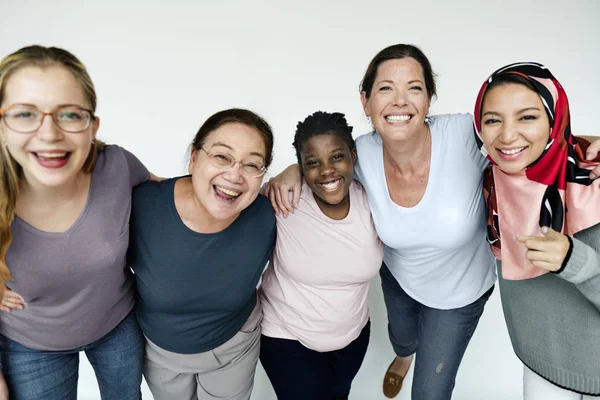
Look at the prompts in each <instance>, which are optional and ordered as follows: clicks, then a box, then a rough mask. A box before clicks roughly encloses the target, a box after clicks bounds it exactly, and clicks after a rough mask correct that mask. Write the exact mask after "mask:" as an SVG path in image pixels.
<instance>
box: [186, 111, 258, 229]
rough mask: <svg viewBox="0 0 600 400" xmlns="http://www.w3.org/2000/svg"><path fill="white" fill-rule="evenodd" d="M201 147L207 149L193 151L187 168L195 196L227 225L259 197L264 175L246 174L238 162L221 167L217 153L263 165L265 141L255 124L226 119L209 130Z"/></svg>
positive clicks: (211, 214)
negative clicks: (252, 125)
mask: <svg viewBox="0 0 600 400" xmlns="http://www.w3.org/2000/svg"><path fill="white" fill-rule="evenodd" d="M202 148H203V149H204V150H205V151H203V150H200V149H198V150H194V151H193V152H192V157H191V160H190V164H189V168H188V170H189V173H190V174H191V175H192V185H193V190H194V195H195V199H194V200H195V202H196V204H197V205H198V206H199V208H200V210H201V211H202V212H205V213H206V214H207V216H210V217H211V218H213V219H214V220H216V221H218V222H219V223H222V224H224V225H227V224H228V223H231V222H233V221H234V220H235V219H236V218H237V217H238V215H239V214H240V213H241V212H242V211H243V210H244V209H245V208H247V207H248V206H249V205H250V204H252V202H253V201H254V200H255V199H256V197H257V196H258V191H259V189H260V184H261V182H262V177H252V176H247V175H245V174H244V173H243V172H242V170H241V167H240V164H239V162H238V163H236V164H235V165H234V166H233V167H219V166H217V163H216V161H215V158H214V157H215V156H217V157H220V156H221V155H224V156H228V157H231V158H233V159H235V160H236V161H241V162H243V163H244V164H253V165H259V166H260V165H264V164H265V154H266V149H265V142H264V139H263V138H262V136H261V135H260V133H259V132H258V131H257V130H256V129H254V128H251V127H249V126H247V125H244V124H241V123H226V124H224V125H221V126H220V127H219V128H217V129H215V130H214V131H212V132H211V133H209V134H208V136H207V137H206V139H205V140H204V143H203V145H202ZM207 152H208V153H210V154H212V155H209V154H208V153H207Z"/></svg>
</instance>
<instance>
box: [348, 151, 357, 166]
mask: <svg viewBox="0 0 600 400" xmlns="http://www.w3.org/2000/svg"><path fill="white" fill-rule="evenodd" d="M350 154H351V155H352V165H354V166H356V163H357V162H358V155H357V154H356V149H352V151H350Z"/></svg>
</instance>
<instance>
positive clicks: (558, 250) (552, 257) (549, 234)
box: [515, 226, 571, 271]
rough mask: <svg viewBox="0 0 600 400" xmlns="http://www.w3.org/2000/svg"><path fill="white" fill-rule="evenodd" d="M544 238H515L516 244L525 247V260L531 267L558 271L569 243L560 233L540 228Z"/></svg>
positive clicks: (567, 250)
mask: <svg viewBox="0 0 600 400" xmlns="http://www.w3.org/2000/svg"><path fill="white" fill-rule="evenodd" d="M542 233H543V234H544V236H515V239H516V240H517V242H521V243H523V244H524V245H525V247H527V253H526V256H527V259H529V261H531V263H532V264H533V265H535V266H536V267H539V268H543V269H547V270H548V271H558V270H559V269H560V268H561V267H562V263H563V261H565V257H566V256H567V253H568V252H569V247H570V246H571V243H570V242H569V239H568V238H567V237H566V236H565V235H563V234H562V233H559V232H556V231H555V230H554V229H552V228H548V227H546V226H544V227H542Z"/></svg>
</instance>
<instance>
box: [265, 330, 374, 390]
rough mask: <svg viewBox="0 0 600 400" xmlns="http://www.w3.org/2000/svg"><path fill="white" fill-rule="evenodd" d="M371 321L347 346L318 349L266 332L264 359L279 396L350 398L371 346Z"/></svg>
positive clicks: (267, 371)
mask: <svg viewBox="0 0 600 400" xmlns="http://www.w3.org/2000/svg"><path fill="white" fill-rule="evenodd" d="M370 334H371V322H367V324H366V325H365V327H364V328H363V329H362V331H361V332H360V335H359V336H358V337H357V338H356V339H354V340H353V341H352V342H351V343H350V344H348V345H347V346H346V347H344V348H343V349H339V350H334V351H327V352H323V353H321V352H318V351H315V350H311V349H309V348H307V347H304V345H302V343H300V342H299V341H297V340H289V339H280V338H272V337H269V336H265V335H262V337H261V343H260V362H261V364H262V366H263V368H264V369H265V372H266V373H267V376H268V377H269V380H270V381H271V385H273V389H274V390H275V394H277V399H278V400H308V399H310V400H347V399H348V395H349V394H350V387H351V386H352V380H353V379H354V377H355V376H356V374H357V373H358V370H359V369H360V366H361V365H362V362H363V360H364V358H365V353H366V352H367V347H368V346H369V336H370Z"/></svg>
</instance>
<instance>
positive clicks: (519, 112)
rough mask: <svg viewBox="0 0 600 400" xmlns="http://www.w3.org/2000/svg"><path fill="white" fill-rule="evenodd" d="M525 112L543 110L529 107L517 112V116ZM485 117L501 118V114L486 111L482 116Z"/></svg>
mask: <svg viewBox="0 0 600 400" xmlns="http://www.w3.org/2000/svg"><path fill="white" fill-rule="evenodd" d="M525 111H541V110H540V109H539V108H537V107H527V108H524V109H522V110H519V111H517V114H521V113H524V112H525ZM483 115H498V116H500V113H498V112H496V111H486V112H484V113H483V114H482V116H483Z"/></svg>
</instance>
